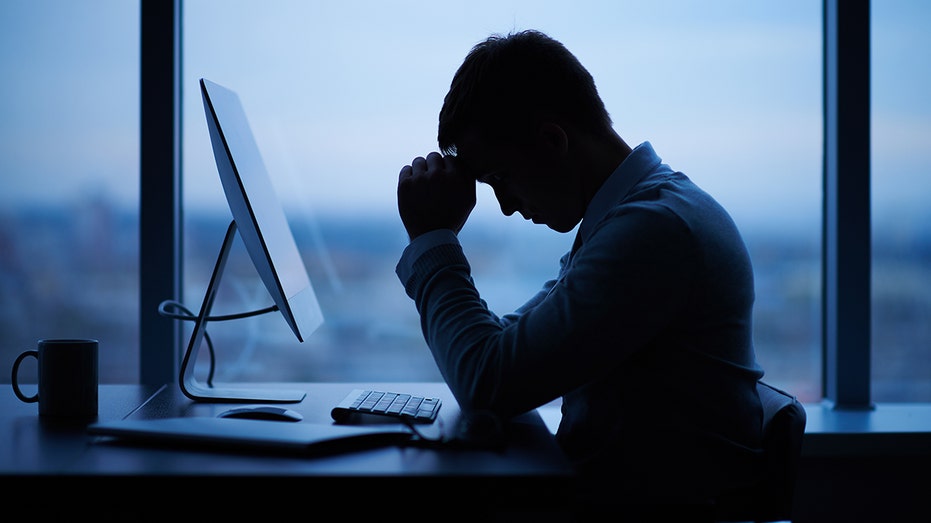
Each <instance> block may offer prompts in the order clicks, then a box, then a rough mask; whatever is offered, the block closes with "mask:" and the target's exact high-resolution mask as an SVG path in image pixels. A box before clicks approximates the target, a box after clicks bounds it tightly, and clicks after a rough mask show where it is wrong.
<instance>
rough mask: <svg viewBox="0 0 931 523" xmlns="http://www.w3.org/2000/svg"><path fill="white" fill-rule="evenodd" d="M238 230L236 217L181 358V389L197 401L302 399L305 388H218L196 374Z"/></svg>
mask: <svg viewBox="0 0 931 523" xmlns="http://www.w3.org/2000/svg"><path fill="white" fill-rule="evenodd" d="M236 232H237V228H236V220H233V221H232V222H230V225H229V228H227V230H226V237H225V238H224V239H223V246H222V247H221V248H220V255H219V256H218V257H217V264H216V266H214V268H213V274H212V275H211V276H210V284H209V285H208V286H207V292H206V294H205V295H204V301H203V303H202V304H201V307H200V313H198V315H197V320H196V321H195V322H194V332H193V333H192V334H191V341H190V343H189V344H188V347H187V351H185V353H184V359H183V360H182V361H181V376H180V380H179V382H180V385H181V392H183V393H184V395H185V396H187V397H188V398H190V399H192V400H194V401H203V402H217V403H253V402H254V403H299V402H300V401H302V400H303V399H304V397H305V396H306V395H307V393H306V392H304V391H302V390H286V389H260V388H255V389H253V388H226V387H220V388H215V387H213V386H211V385H202V384H200V383H199V382H198V381H197V378H195V377H194V363H195V362H196V361H197V354H198V352H199V351H200V346H201V343H202V342H203V340H204V333H205V332H206V330H207V321H208V320H209V318H210V310H211V308H212V307H213V300H214V298H216V296H217V290H218V289H219V288H220V278H221V276H222V275H223V270H224V269H225V268H226V260H227V258H229V253H230V248H231V247H232V246H233V240H234V239H235V238H236Z"/></svg>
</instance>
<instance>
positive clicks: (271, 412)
mask: <svg viewBox="0 0 931 523" xmlns="http://www.w3.org/2000/svg"><path fill="white" fill-rule="evenodd" d="M217 417H219V418H239V419H259V420H268V421H301V420H302V419H304V416H302V415H301V413H300V412H297V411H295V410H291V409H288V408H285V407H274V406H271V405H261V406H258V407H237V408H235V409H230V410H227V411H224V412H221V413H220V414H219V415H218V416H217Z"/></svg>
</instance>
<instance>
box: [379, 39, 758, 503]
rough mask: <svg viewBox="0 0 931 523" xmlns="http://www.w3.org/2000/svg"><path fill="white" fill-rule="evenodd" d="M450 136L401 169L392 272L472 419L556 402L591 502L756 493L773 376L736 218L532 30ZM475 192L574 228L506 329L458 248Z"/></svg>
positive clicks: (484, 55) (477, 69) (460, 100)
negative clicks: (760, 350) (764, 383)
mask: <svg viewBox="0 0 931 523" xmlns="http://www.w3.org/2000/svg"><path fill="white" fill-rule="evenodd" d="M651 81H662V80H661V79H652V80H651ZM438 142H439V149H440V151H442V154H441V153H440V152H431V153H429V154H427V155H426V156H425V157H417V158H415V159H414V160H413V161H412V162H411V164H410V165H407V166H404V167H403V168H402V169H401V172H400V176H399V181H398V208H399V212H400V216H401V219H402V221H403V223H404V226H405V228H406V229H407V232H408V235H409V237H410V244H409V245H408V246H407V248H406V249H405V250H404V252H403V254H402V256H401V259H400V261H399V263H398V265H397V274H398V277H399V278H400V281H401V282H402V283H403V285H404V288H405V290H406V292H407V294H408V295H409V296H410V297H411V298H412V299H413V300H414V303H415V305H416V307H417V311H418V312H419V314H420V316H421V325H422V329H423V334H424V337H425V339H426V342H427V344H428V345H429V347H430V350H431V352H432V353H433V357H434V359H435V361H436V363H437V365H438V367H439V370H440V372H441V373H442V375H443V377H444V379H445V380H446V383H447V384H448V385H449V387H450V389H451V390H452V393H453V394H454V396H455V398H456V400H457V401H458V403H459V404H460V406H461V407H462V409H463V411H464V412H467V413H474V414H484V415H490V416H494V417H496V418H497V419H500V420H507V419H509V418H511V417H513V416H516V415H519V414H521V413H524V412H527V411H530V410H532V409H534V408H536V407H539V406H541V405H544V404H546V403H548V402H550V401H552V400H554V399H557V398H560V397H561V398H562V419H561V422H560V424H559V428H558V431H557V433H556V438H557V441H558V443H559V445H560V446H561V447H562V449H563V450H564V451H565V453H566V454H567V455H568V457H569V458H570V459H571V461H572V463H573V464H574V465H575V467H576V469H577V471H578V475H579V478H580V480H581V483H580V490H579V492H578V493H577V494H578V495H577V497H576V498H575V500H576V502H578V503H580V506H582V507H599V506H600V507H604V506H608V505H614V504H627V505H630V506H639V505H643V506H646V507H657V506H670V505H673V506H677V505H678V504H682V505H683V506H685V505H689V506H710V505H713V503H714V500H715V498H716V496H717V495H718V494H719V493H720V492H722V491H723V490H725V489H727V488H730V487H732V486H738V485H741V484H745V483H748V482H751V481H752V480H753V478H754V475H755V474H757V469H758V468H759V463H758V461H759V452H760V451H759V449H760V446H761V441H760V439H761V435H760V424H761V421H760V420H761V416H762V410H761V406H760V400H759V397H758V395H757V392H756V382H757V380H759V379H760V378H761V377H762V375H763V371H762V369H761V368H760V366H759V365H758V364H757V362H756V359H755V354H754V349H753V344H752V335H751V334H752V321H751V318H752V308H753V299H754V286H753V271H752V267H751V263H750V258H749V255H748V253H747V250H746V247H745V245H744V243H743V240H742V239H741V235H740V233H739V231H738V229H737V227H736V226H735V224H734V222H733V221H732V219H731V217H730V216H729V215H728V213H727V212H726V211H725V210H724V209H723V208H722V207H721V206H720V205H719V204H718V203H717V202H716V201H715V200H714V199H713V198H712V197H711V196H710V195H708V194H707V193H705V192H704V191H703V190H702V189H700V188H699V187H697V186H696V185H695V184H694V183H693V182H692V181H690V180H689V178H688V177H686V176H685V175H684V174H683V173H681V172H677V171H675V170H673V169H672V168H670V167H669V166H668V165H666V164H664V163H663V162H662V160H661V159H660V157H659V156H658V155H657V153H656V152H655V151H654V149H653V147H652V146H651V144H650V143H649V142H644V143H642V144H640V145H638V146H637V147H634V148H633V149H632V148H631V147H630V146H628V144H627V143H625V141H624V140H623V139H622V138H621V137H620V136H619V135H618V133H617V132H616V131H615V130H614V127H613V122H612V119H611V117H610V116H609V114H608V112H607V111H606V109H605V107H604V104H603V102H602V100H601V98H600V96H599V94H598V91H597V89H596V87H595V83H594V80H593V79H592V77H591V75H590V74H589V72H588V71H587V70H586V69H585V68H584V67H583V66H582V65H581V64H580V63H579V61H578V60H577V59H576V58H575V56H573V55H572V54H571V53H570V52H569V51H568V50H567V49H566V48H565V47H564V46H563V45H562V44H561V43H559V42H557V41H555V40H552V39H551V38H549V37H547V36H546V35H544V34H541V33H539V32H535V31H525V32H520V33H515V34H510V35H507V36H498V35H495V36H492V37H490V38H488V39H487V40H485V41H484V42H482V43H479V44H478V45H476V46H475V47H474V48H473V49H472V50H471V52H469V54H468V55H467V56H466V58H465V60H464V62H463V63H462V65H461V66H460V68H459V69H458V71H457V72H456V74H455V75H454V77H453V79H452V83H451V86H450V89H449V92H448V94H447V95H446V98H445V100H444V103H443V107H442V109H441V111H440V116H439V131H438ZM476 182H478V183H484V184H488V185H490V186H491V188H492V189H493V190H494V193H495V196H496V198H497V200H498V202H499V204H500V206H501V211H502V212H503V213H504V214H505V215H508V216H510V215H512V214H514V213H515V212H517V213H520V214H521V215H522V216H523V217H524V218H525V219H527V220H531V221H533V222H534V223H537V224H541V225H546V226H547V227H549V228H551V229H553V230H554V231H557V232H561V233H567V232H570V231H572V230H573V229H575V227H576V226H577V225H578V231H577V234H576V240H575V244H574V246H573V248H572V250H571V251H570V252H569V253H567V254H566V255H565V256H563V257H562V258H561V260H559V272H558V274H557V275H555V278H554V279H553V280H552V281H548V282H546V283H545V284H543V287H542V289H541V290H540V291H539V293H537V294H536V295H535V296H533V297H531V298H530V299H529V301H527V302H526V303H525V304H524V305H523V306H521V307H519V308H518V309H517V310H516V311H513V312H511V313H508V314H505V315H503V316H499V315H497V314H495V313H494V312H492V311H490V310H489V309H488V308H487V306H486V304H485V302H484V301H483V300H482V298H481V296H480V295H479V291H478V290H477V289H476V287H475V285H474V284H473V281H472V278H471V274H470V267H469V262H468V259H467V258H466V256H465V254H464V253H463V251H462V248H461V246H460V244H459V241H458V239H457V233H458V232H459V231H460V230H461V229H462V228H463V226H464V225H465V223H466V220H467V218H468V216H469V214H470V213H471V211H472V209H473V207H474V205H475V199H476V192H475V191H476V190H475V184H476ZM554 265H555V260H554ZM593 510H594V509H593ZM648 511H649V509H648Z"/></svg>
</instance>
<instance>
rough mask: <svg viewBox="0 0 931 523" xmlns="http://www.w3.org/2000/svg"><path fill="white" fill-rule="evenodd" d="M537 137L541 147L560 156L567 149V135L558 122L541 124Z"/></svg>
mask: <svg viewBox="0 0 931 523" xmlns="http://www.w3.org/2000/svg"><path fill="white" fill-rule="evenodd" d="M537 137H538V139H539V140H540V144H541V145H542V146H543V147H545V148H546V149H548V150H550V151H551V152H553V153H556V154H558V155H560V156H562V155H564V154H566V152H567V151H568V150H569V136H568V135H566V131H565V129H563V128H562V126H561V125H559V124H555V123H550V122H545V123H543V124H541V125H540V130H539V133H538V136H537Z"/></svg>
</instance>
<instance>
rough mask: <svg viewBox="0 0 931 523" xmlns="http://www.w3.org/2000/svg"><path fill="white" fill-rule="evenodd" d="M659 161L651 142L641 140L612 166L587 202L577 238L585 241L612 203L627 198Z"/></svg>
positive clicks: (660, 161)
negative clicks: (606, 177) (620, 160)
mask: <svg viewBox="0 0 931 523" xmlns="http://www.w3.org/2000/svg"><path fill="white" fill-rule="evenodd" d="M661 163H662V159H661V158H660V157H659V156H657V154H656V151H654V150H653V146H652V145H651V144H650V142H643V143H641V144H640V145H638V146H637V147H635V148H634V150H633V151H631V152H630V154H629V155H628V156H627V158H625V159H624V161H623V162H621V164H620V165H618V166H617V168H616V169H614V172H613V173H611V176H609V177H608V179H607V180H605V182H604V183H603V184H602V185H601V188H600V189H598V192H596V193H595V196H594V197H593V198H592V201H591V202H590V203H589V204H588V208H587V209H586V210H585V215H584V216H583V217H582V223H581V225H579V233H578V236H579V238H578V239H579V241H582V242H584V241H585V240H586V239H588V235H589V234H591V230H592V228H593V227H594V226H595V224H597V223H598V222H599V221H601V219H602V218H604V217H605V215H606V214H608V211H609V210H610V209H611V208H612V207H613V206H614V205H615V204H617V203H618V202H620V201H621V200H623V199H624V198H626V197H627V193H629V192H630V189H631V188H632V187H633V186H634V185H636V184H637V182H639V181H640V180H642V179H643V177H644V176H646V175H647V174H649V173H650V172H651V171H653V170H654V169H656V167H657V166H658V165H659V164H661Z"/></svg>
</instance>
